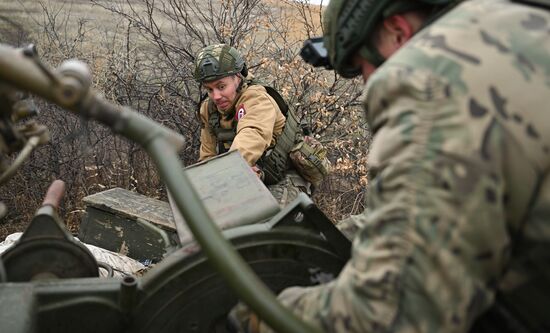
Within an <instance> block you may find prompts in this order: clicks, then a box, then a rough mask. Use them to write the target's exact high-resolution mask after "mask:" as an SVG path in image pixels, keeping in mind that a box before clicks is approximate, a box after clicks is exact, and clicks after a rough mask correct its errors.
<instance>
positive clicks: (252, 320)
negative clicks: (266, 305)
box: [227, 302, 260, 333]
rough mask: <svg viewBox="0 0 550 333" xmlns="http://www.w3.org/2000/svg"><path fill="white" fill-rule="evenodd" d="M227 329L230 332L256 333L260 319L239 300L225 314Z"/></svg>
mask: <svg viewBox="0 0 550 333" xmlns="http://www.w3.org/2000/svg"><path fill="white" fill-rule="evenodd" d="M227 331H228V332H230V333H258V332H259V331H260V320H259V319H258V316H256V314H255V313H253V312H252V311H250V309H249V308H248V306H246V305H245V304H244V303H242V302H239V303H237V305H235V306H234V307H233V309H231V311H230V312H229V314H228V315H227Z"/></svg>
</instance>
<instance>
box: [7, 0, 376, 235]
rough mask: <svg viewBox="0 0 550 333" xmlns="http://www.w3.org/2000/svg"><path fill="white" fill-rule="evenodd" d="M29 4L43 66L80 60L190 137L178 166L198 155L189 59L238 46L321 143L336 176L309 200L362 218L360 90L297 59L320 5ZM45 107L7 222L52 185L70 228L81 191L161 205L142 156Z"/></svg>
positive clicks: (113, 92) (221, 0) (109, 89)
mask: <svg viewBox="0 0 550 333" xmlns="http://www.w3.org/2000/svg"><path fill="white" fill-rule="evenodd" d="M31 3H33V2H28V3H26V6H27V7H26V8H27V14H29V17H31V18H32V22H31V23H32V26H33V27H35V28H34V29H33V30H31V31H29V36H30V37H29V38H28V42H35V43H36V44H37V45H38V47H39V51H40V53H41V57H42V59H44V61H45V62H46V63H49V64H51V65H52V66H57V65H58V64H59V63H60V62H61V61H63V60H64V59H67V58H79V59H82V60H84V61H85V62H87V63H88V64H89V65H90V67H91V69H92V72H93V73H94V85H95V87H96V88H97V89H98V90H100V91H102V92H103V93H104V95H105V96H106V97H107V98H108V99H110V100H112V101H114V102H117V103H120V104H124V105H129V106H131V107H132V108H134V109H135V110H137V111H138V112H140V113H143V114H145V115H147V116H148V117H151V118H153V119H155V120H157V121H159V122H161V123H162V124H164V125H166V126H168V127H170V128H172V129H174V130H176V131H177V132H179V133H181V134H182V135H183V136H184V137H185V138H186V142H187V146H186V147H185V149H184V150H183V151H182V152H181V158H182V160H183V162H184V163H185V164H191V163H194V162H195V161H196V159H197V157H198V147H199V130H200V125H199V122H198V118H197V109H198V105H199V102H200V94H201V92H200V90H199V89H200V87H199V85H198V84H197V83H196V82H195V81H194V80H193V79H192V63H193V60H194V55H195V54H196V53H197V52H198V50H199V49H200V48H202V47H204V46H206V45H209V44H212V43H220V42H223V43H228V44H231V45H233V46H235V47H236V48H237V49H239V50H240V51H241V52H242V53H243V55H244V56H245V58H246V60H247V63H248V65H249V68H251V72H252V73H254V75H255V77H256V78H258V79H259V80H261V81H263V82H265V83H267V84H269V85H272V86H273V87H275V88H277V89H278V90H279V91H280V92H281V93H282V94H283V96H284V97H285V98H286V99H287V101H288V102H289V104H290V105H291V107H292V108H293V109H294V110H295V111H296V112H297V114H298V115H299V117H300V118H301V119H302V120H303V121H305V122H307V123H308V124H309V126H310V127H311V129H312V131H313V134H314V135H315V136H316V137H317V138H319V139H320V140H321V141H322V142H323V143H324V144H325V145H326V146H327V148H328V150H329V159H330V160H331V161H332V162H333V172H332V173H331V175H330V176H329V177H328V178H327V179H326V180H325V181H324V182H323V183H322V184H321V186H319V188H318V189H317V190H316V192H315V194H314V200H315V201H316V202H317V203H318V204H319V205H320V207H321V208H322V209H323V210H324V211H325V212H326V213H327V214H328V215H329V216H330V217H331V218H333V219H340V218H342V217H345V216H347V215H349V214H352V213H358V212H360V211H362V209H363V193H364V192H363V191H364V186H365V185H366V177H365V176H366V170H365V163H366V152H367V146H368V142H369V135H368V133H369V132H368V130H367V129H366V128H365V127H364V125H363V124H364V122H363V120H362V119H361V118H362V111H361V106H360V103H359V94H360V90H361V89H360V86H361V84H360V82H358V81H354V80H351V81H350V80H343V79H342V78H340V77H339V76H337V75H335V74H334V73H333V72H329V71H326V70H323V69H314V68H312V67H310V66H309V65H307V64H305V63H304V62H303V61H302V60H301V58H300V57H299V55H298V53H299V50H300V48H301V46H302V41H303V40H304V39H306V38H308V37H311V36H315V35H320V34H321V33H322V31H321V26H320V23H319V22H320V21H321V15H322V14H321V10H320V7H317V6H309V5H308V3H307V1H299V2H294V1H272V2H266V1H262V0H164V1H153V0H126V1H121V0H119V1H107V0H92V1H91V3H92V6H90V5H89V4H86V3H82V2H77V1H75V2H71V1H67V2H59V1H46V0H40V1H38V2H36V3H34V4H35V5H34V6H35V7H32V8H31V7H30V6H32V5H31ZM36 6H38V7H36ZM33 8H34V9H33ZM27 24H30V23H29V22H27ZM41 107H42V109H43V112H42V115H41V116H40V118H39V121H40V122H42V123H44V124H46V125H48V127H49V128H50V130H51V132H52V141H51V142H50V143H49V144H48V145H47V146H46V147H43V148H41V149H39V150H38V151H37V152H36V153H35V154H34V156H33V157H32V161H31V162H30V163H28V164H27V165H26V166H25V167H24V168H23V170H22V172H20V173H19V174H18V175H17V177H16V178H15V179H13V180H12V181H11V182H10V183H9V184H8V185H7V186H5V187H4V188H2V189H0V195H1V197H2V199H4V200H3V201H6V203H7V204H8V205H9V207H10V209H11V213H10V217H9V218H10V219H11V220H12V221H15V220H18V219H19V220H27V221H28V219H29V218H30V216H31V213H32V212H33V211H34V209H35V208H36V207H37V206H38V204H39V203H40V200H41V197H42V195H43V193H44V190H45V188H46V187H47V185H48V183H49V182H50V181H51V180H52V179H54V178H61V179H63V180H65V181H66V182H67V183H68V195H67V197H66V200H65V203H64V207H63V208H64V210H63V213H64V215H65V216H66V217H67V218H68V220H69V224H70V225H71V227H72V229H73V231H76V229H77V227H78V221H79V218H80V216H81V215H80V213H81V212H82V209H83V207H82V203H81V199H82V198H83V197H84V196H85V195H87V194H90V193H95V192H98V191H100V190H102V189H106V188H111V187H115V186H119V187H123V188H129V189H133V190H136V191H138V192H140V193H143V194H145V195H149V196H153V197H157V198H164V192H163V185H162V184H161V183H160V180H159V178H158V176H157V174H156V172H155V170H154V168H153V165H152V164H151V162H150V161H149V160H148V159H147V157H146V156H145V154H144V153H143V152H142V151H141V150H140V149H139V147H137V146H136V145H134V144H132V143H129V142H126V141H125V140H123V139H120V138H117V137H115V136H113V135H112V134H111V133H110V132H109V131H108V130H106V129H104V128H102V127H100V126H98V125H97V124H94V123H87V122H84V121H82V120H81V119H79V118H78V117H76V116H73V115H70V114H67V113H66V112H62V111H60V110H57V108H56V107H55V106H52V105H47V104H41ZM37 185H39V186H37ZM30 189H32V191H30ZM29 192H31V193H29Z"/></svg>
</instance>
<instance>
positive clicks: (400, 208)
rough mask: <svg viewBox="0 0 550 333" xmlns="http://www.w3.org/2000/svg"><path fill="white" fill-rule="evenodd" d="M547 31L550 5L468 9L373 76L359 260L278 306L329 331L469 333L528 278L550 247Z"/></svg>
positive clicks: (490, 3) (288, 293)
mask: <svg viewBox="0 0 550 333" xmlns="http://www.w3.org/2000/svg"><path fill="white" fill-rule="evenodd" d="M548 31H550V11H544V10H541V9H536V8H534V7H527V6H522V5H518V4H514V3H510V2H508V1H503V0H502V1H499V0H473V1H466V2H464V3H462V4H460V5H459V6H457V7H456V8H454V9H453V10H452V11H450V12H448V13H447V14H446V15H444V16H443V17H441V18H440V19H439V20H437V21H435V22H434V23H433V24H431V25H430V26H428V27H427V28H425V29H423V30H422V31H420V32H419V33H418V34H417V35H416V36H415V37H414V38H413V39H412V40H411V41H410V42H409V43H408V44H407V45H405V46H404V47H403V48H401V49H400V50H399V51H398V52H397V53H396V54H394V55H393V56H392V57H391V58H390V59H389V60H388V61H386V63H385V64H384V65H383V66H381V67H380V68H379V69H378V70H377V71H376V72H375V73H374V74H373V75H372V77H371V78H370V79H369V80H368V82H367V86H366V88H365V95H364V106H365V110H366V115H367V120H368V122H369V124H370V127H371V129H372V130H373V134H374V136H373V142H372V144H371V149H370V153H369V154H370V155H369V188H368V189H367V191H368V194H367V202H366V205H367V207H368V208H367V210H366V211H365V212H364V213H363V214H362V215H359V216H354V217H352V218H350V219H349V220H348V221H347V222H351V223H353V224H355V225H356V226H357V228H358V229H359V231H358V232H357V234H356V235H355V238H354V240H353V250H352V258H351V259H350V261H349V262H348V264H347V265H346V266H345V267H344V269H343V271H342V272H341V274H340V276H339V277H338V278H337V279H336V280H334V281H332V282H331V283H329V284H327V285H322V286H316V287H311V288H290V289H286V290H285V291H283V292H282V293H281V294H280V296H279V298H280V300H281V301H282V302H283V303H285V304H286V305H287V306H288V307H289V308H291V309H293V311H294V312H295V313H297V314H298V315H299V316H300V317H302V318H304V319H306V320H308V321H310V322H312V323H314V324H317V325H319V326H320V327H321V328H322V329H323V330H324V331H325V332H433V333H436V332H467V331H468V329H469V328H470V326H471V325H472V322H473V321H474V320H475V319H476V318H477V317H478V316H479V315H480V314H481V313H482V312H483V311H485V310H486V309H488V308H489V307H490V306H491V304H492V303H493V301H494V297H495V291H496V290H499V289H506V288H508V289H513V288H515V287H518V286H520V285H522V284H525V283H529V279H530V277H529V272H528V271H527V270H523V271H522V272H521V273H520V274H517V272H518V271H519V270H518V269H520V268H522V263H524V259H525V258H527V257H530V256H529V255H528V249H539V251H538V252H539V254H540V253H544V252H546V253H545V254H544V255H548V253H547V252H548V251H549V248H550V247H549V246H548V242H549V241H550V176H549V172H548V170H549V166H550V109H549V106H550V34H549V33H548ZM530 258H531V259H532V258H533V257H530ZM547 258H548V257H547ZM547 263H548V261H547V262H546V266H548V264H547ZM523 268H524V267H523ZM264 329H265V330H267V329H266V328H265V327H264Z"/></svg>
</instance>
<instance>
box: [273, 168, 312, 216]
mask: <svg viewBox="0 0 550 333" xmlns="http://www.w3.org/2000/svg"><path fill="white" fill-rule="evenodd" d="M267 188H268V189H269V192H271V195H273V197H274V198H275V200H277V202H278V203H279V207H281V208H283V207H285V206H286V205H288V204H289V203H291V202H292V201H293V200H294V199H296V197H297V196H298V193H300V192H304V193H305V194H307V195H311V183H309V182H307V181H306V180H304V178H302V177H301V176H300V175H299V174H298V173H296V171H295V170H288V171H287V173H286V174H285V177H284V178H283V180H281V181H280V182H278V183H277V184H273V185H269V186H268V187H267Z"/></svg>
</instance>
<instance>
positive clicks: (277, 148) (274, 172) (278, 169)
mask: <svg viewBox="0 0 550 333" xmlns="http://www.w3.org/2000/svg"><path fill="white" fill-rule="evenodd" d="M247 84H248V85H249V86H250V85H255V84H256V85H258V84H259V85H262V84H260V83H258V82H256V81H253V80H251V81H248V82H247ZM262 86H263V87H264V88H265V90H266V91H267V93H268V94H269V96H271V98H273V100H275V102H276V103H277V106H278V107H279V109H280V110H281V112H282V113H283V115H284V116H285V117H286V122H285V127H284V128H283V131H282V133H281V134H280V135H279V136H278V137H277V138H276V143H275V145H273V146H271V147H269V148H268V149H267V150H266V151H265V152H264V154H263V155H262V157H260V159H259V160H258V162H257V164H258V165H259V166H260V168H262V171H263V172H264V175H265V178H264V183H265V184H267V185H272V184H276V183H278V182H279V181H281V180H282V179H283V177H284V175H285V172H286V170H288V169H289V168H290V163H289V160H288V153H289V152H290V151H291V149H292V147H293V146H294V144H295V142H296V139H297V136H298V135H300V134H301V133H302V130H301V127H300V124H299V122H298V119H297V117H296V115H295V114H294V112H292V111H290V109H289V107H288V104H287V103H286V101H285V100H284V98H283V97H282V96H281V94H279V92H278V91H277V90H275V89H274V88H273V87H270V86H265V85H262ZM235 113H236V110H235V107H233V108H232V109H231V110H230V112H229V113H228V114H227V116H225V117H226V120H229V119H231V121H232V122H231V128H222V127H221V124H220V121H221V117H223V116H222V115H221V114H220V113H219V112H218V110H217V109H216V106H215V105H214V102H213V101H211V100H209V101H208V126H209V128H210V131H211V132H212V134H213V135H214V136H215V137H216V142H217V149H218V154H221V153H224V152H226V151H227V150H228V148H226V147H230V146H231V143H232V142H233V140H234V139H235V136H236V135H237V124H238V121H237V120H236V119H235Z"/></svg>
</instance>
